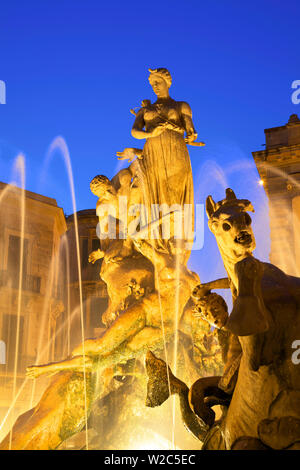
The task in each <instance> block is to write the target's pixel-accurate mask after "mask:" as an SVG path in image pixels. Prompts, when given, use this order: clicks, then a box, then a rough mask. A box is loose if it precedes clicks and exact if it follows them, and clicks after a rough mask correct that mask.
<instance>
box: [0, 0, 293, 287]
mask: <svg viewBox="0 0 300 470" xmlns="http://www.w3.org/2000/svg"><path fill="white" fill-rule="evenodd" d="M299 20H300V3H299V1H298V0H286V1H285V2H283V1H282V0H260V1H258V0H252V1H250V2H241V1H238V0H235V1H234V0H226V1H225V0H224V1H221V0H215V1H202V0H185V1H184V0H181V1H178V0H159V1H158V0H152V1H149V2H141V1H139V2H138V1H136V0H134V1H131V0H129V1H127V2H124V1H116V0H112V1H110V2H103V1H99V0H98V1H95V0H85V1H83V0H81V1H78V0H60V1H53V0H51V1H49V0H43V1H32V0H29V1H26V2H24V1H14V0H11V1H10V2H8V1H6V2H2V4H1V16H0V42H1V61H0V79H1V80H4V81H5V83H6V87H7V104H6V105H0V180H2V181H4V182H9V181H11V180H12V178H13V162H14V159H15V157H16V155H17V154H18V153H19V152H23V153H24V154H25V156H26V188H27V189H29V190H31V191H35V192H39V193H42V194H44V195H46V196H50V197H54V198H56V200H57V202H58V204H59V205H60V206H62V207H63V208H64V211H65V212H66V213H67V214H70V213H72V212H73V209H72V204H71V197H70V191H69V183H68V178H67V173H66V171H65V167H64V164H63V160H62V159H61V157H60V156H59V154H55V155H54V157H53V159H52V160H51V162H50V163H49V165H48V166H47V168H46V166H45V165H46V163H45V156H46V153H47V149H48V146H49V145H50V143H51V141H52V140H53V139H54V138H55V137H56V136H58V135H61V136H63V137H64V138H65V140H66V142H67V145H68V147H69V150H70V155H71V160H72V167H73V174H74V183H75V191H76V201H77V209H78V210H79V209H86V208H91V207H95V203H96V200H95V197H94V196H93V195H92V194H91V193H90V191H89V181H90V180H91V179H92V177H93V176H95V175H96V174H99V173H101V174H106V175H107V176H109V177H112V176H113V175H114V173H115V172H116V170H117V169H118V168H121V165H120V163H119V162H118V160H117V158H116V156H115V153H116V151H118V150H122V149H123V148H124V147H126V146H139V145H141V141H136V140H135V139H133V138H132V137H131V134H130V130H131V126H132V123H133V116H132V115H131V114H130V113H129V109H130V108H132V107H135V106H139V105H140V102H141V100H142V99H144V98H149V99H152V100H154V98H155V96H154V94H153V92H152V90H151V88H150V85H149V83H148V71H147V69H148V67H151V68H155V67H162V66H163V67H167V68H168V69H169V70H170V72H171V74H172V76H173V84H172V87H171V89H170V94H171V96H172V97H173V98H174V99H177V100H185V101H187V102H189V103H190V105H191V107H192V110H193V118H194V123H195V127H196V129H197V131H198V134H199V139H200V140H203V141H205V142H206V144H207V145H206V147H205V148H190V156H191V161H192V167H193V174H194V184H195V198H196V201H197V202H198V203H203V202H204V200H205V197H206V196H207V195H208V194H210V193H211V194H212V195H213V196H214V197H215V198H216V199H217V200H218V199H220V198H222V197H223V194H224V188H225V187H227V186H231V187H232V188H233V189H234V190H235V191H236V193H237V195H239V196H241V197H244V198H249V199H251V200H252V201H253V203H254V205H255V207H256V209H257V213H256V216H254V221H255V227H256V234H257V238H258V248H259V249H258V255H259V257H260V258H263V257H265V258H267V257H268V249H269V248H268V229H267V224H268V221H267V220H266V219H265V217H267V214H268V210H267V203H266V202H267V201H266V197H265V195H264V190H263V188H262V187H261V186H259V185H258V173H257V171H256V169H255V165H254V164H253V159H252V155H251V152H252V151H255V150H261V149H263V147H262V144H263V143H264V133H263V130H264V129H265V128H269V127H274V126H278V125H282V124H285V123H286V122H287V121H288V118H289V116H290V114H292V113H298V114H299V115H300V105H298V106H297V105H295V104H293V103H292V101H291V94H292V89H291V84H292V82H293V81H294V80H296V79H300V67H299V65H300V64H299V62H300V53H299V44H300V28H299ZM260 234H261V236H260ZM205 237H206V238H205V244H204V249H203V250H201V252H195V253H193V255H192V259H191V266H192V267H194V268H197V270H198V272H199V274H200V275H201V276H202V275H203V280H208V279H206V278H207V277H210V274H211V273H213V275H214V274H215V273H217V272H218V273H219V272H220V273H221V271H222V265H221V263H219V264H218V263H216V266H214V268H213V269H211V272H210V273H209V274H208V272H207V268H205V266H204V265H205V264H206V266H207V263H208V262H209V257H211V256H212V255H214V254H216V253H217V251H216V250H217V249H216V246H215V242H214V241H213V239H212V236H211V235H210V234H209V233H208V232H207V231H206V232H205ZM210 259H211V258H210Z"/></svg>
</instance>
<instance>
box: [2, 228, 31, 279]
mask: <svg viewBox="0 0 300 470" xmlns="http://www.w3.org/2000/svg"><path fill="white" fill-rule="evenodd" d="M20 261H21V238H20V237H18V236H15V235H10V236H9V243H8V259H7V273H8V278H10V280H11V283H12V287H14V288H18V286H19V274H20ZM27 261H28V240H26V239H25V240H24V243H23V274H22V277H23V283H24V282H25V279H26V275H27Z"/></svg>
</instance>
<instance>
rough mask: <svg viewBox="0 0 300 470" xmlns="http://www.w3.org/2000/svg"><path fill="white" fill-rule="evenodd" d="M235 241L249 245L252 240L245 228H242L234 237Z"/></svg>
mask: <svg viewBox="0 0 300 470" xmlns="http://www.w3.org/2000/svg"><path fill="white" fill-rule="evenodd" d="M234 241H235V243H239V244H240V245H250V244H251V242H252V236H251V234H250V233H249V232H247V231H246V230H242V231H241V232H240V233H239V234H238V235H237V236H236V237H235V239H234Z"/></svg>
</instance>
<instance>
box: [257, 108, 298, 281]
mask: <svg viewBox="0 0 300 470" xmlns="http://www.w3.org/2000/svg"><path fill="white" fill-rule="evenodd" d="M265 137H266V144H265V149H264V150H260V151H258V152H253V158H254V161H255V164H256V167H257V169H258V172H259V174H260V178H261V183H262V184H263V185H264V188H265V190H266V193H267V196H268V199H269V211H270V229H271V253H270V261H271V263H273V264H275V265H276V266H278V267H280V268H281V269H283V270H284V271H286V272H287V273H288V274H291V275H298V276H299V275H300V240H299V230H300V120H299V118H298V116H297V115H296V114H292V115H291V116H290V119H289V121H288V123H287V124H285V125H283V126H279V127H273V128H270V129H265Z"/></svg>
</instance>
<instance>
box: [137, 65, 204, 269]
mask: <svg viewBox="0 0 300 470" xmlns="http://www.w3.org/2000/svg"><path fill="white" fill-rule="evenodd" d="M149 81H150V84H151V86H152V88H153V91H154V93H155V94H156V96H157V100H156V102H155V103H151V102H150V101H149V100H144V102H143V106H142V107H141V109H140V110H139V111H138V112H137V114H136V118H135V122H134V124H133V127H132V131H131V133H132V136H133V137H135V138H136V139H146V143H145V145H144V148H143V158H142V160H140V161H139V162H138V163H139V164H138V178H139V182H140V185H141V189H142V191H141V192H142V196H143V201H142V202H143V204H144V205H145V206H146V208H147V210H148V214H149V216H150V215H152V217H153V218H155V219H157V218H158V217H159V215H158V213H157V211H158V206H160V205H162V204H166V205H167V206H168V207H170V208H171V207H172V206H174V205H177V206H181V207H183V206H184V205H185V204H188V205H190V207H191V209H193V207H194V193H193V176H192V169H191V163H190V158H189V154H188V150H187V147H186V144H187V143H193V142H194V141H195V139H196V138H197V134H196V132H195V129H194V125H193V121H192V111H191V108H190V106H189V105H188V104H187V103H185V102H183V101H175V100H173V99H172V98H171V97H170V95H169V88H170V86H171V83H172V78H171V75H170V73H169V71H168V70H167V69H165V68H158V69H155V70H151V69H150V76H149ZM185 134H186V137H185ZM202 145H203V144H202ZM192 217H193V214H192V213H191V220H190V224H189V234H188V235H187V239H188V238H189V236H191V232H192V228H193V222H192ZM190 241H191V238H190ZM151 244H152V245H153V246H154V248H155V249H157V250H159V251H161V252H163V253H170V254H174V253H175V252H176V247H175V245H174V243H170V240H164V239H163V238H162V237H157V239H152V240H151ZM177 254H178V250H177ZM181 255H182V256H181V258H182V259H181V262H182V263H184V264H186V262H187V260H188V256H189V250H187V249H186V248H185V246H182V247H181Z"/></svg>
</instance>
